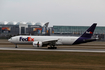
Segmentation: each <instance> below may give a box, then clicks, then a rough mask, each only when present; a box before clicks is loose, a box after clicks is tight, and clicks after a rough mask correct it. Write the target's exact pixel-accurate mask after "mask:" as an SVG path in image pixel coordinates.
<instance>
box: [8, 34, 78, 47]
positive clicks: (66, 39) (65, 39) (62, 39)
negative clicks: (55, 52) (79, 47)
mask: <svg viewBox="0 0 105 70" xmlns="http://www.w3.org/2000/svg"><path fill="white" fill-rule="evenodd" d="M78 38H79V37H73V36H15V37H12V38H11V39H9V40H8V41H10V42H11V43H14V44H30V43H31V44H32V43H33V42H34V41H41V42H46V41H50V40H51V41H52V40H57V42H56V44H68V45H72V44H73V43H74V42H75V41H76V40H77V39H78Z"/></svg>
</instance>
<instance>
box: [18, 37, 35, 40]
mask: <svg viewBox="0 0 105 70" xmlns="http://www.w3.org/2000/svg"><path fill="white" fill-rule="evenodd" d="M19 41H34V38H31V37H27V38H23V37H20V39H19Z"/></svg>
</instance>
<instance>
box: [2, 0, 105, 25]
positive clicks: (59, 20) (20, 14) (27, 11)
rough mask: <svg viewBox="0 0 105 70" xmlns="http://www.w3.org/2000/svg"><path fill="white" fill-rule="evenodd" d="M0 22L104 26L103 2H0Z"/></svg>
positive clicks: (104, 8)
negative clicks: (95, 23) (96, 24)
mask: <svg viewBox="0 0 105 70" xmlns="http://www.w3.org/2000/svg"><path fill="white" fill-rule="evenodd" d="M0 21H17V22H18V21H25V22H28V21H32V22H50V26H53V25H65V26H67V25H69V26H70V25H73V26H75V25H76V26H90V25H91V24H92V23H94V22H97V23H98V26H105V0H0Z"/></svg>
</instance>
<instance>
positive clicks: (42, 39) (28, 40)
mask: <svg viewBox="0 0 105 70" xmlns="http://www.w3.org/2000/svg"><path fill="white" fill-rule="evenodd" d="M96 25H97V23H94V24H92V25H91V27H90V28H88V29H87V30H86V31H85V32H84V33H83V34H82V35H81V36H80V37H75V36H22V35H20V36H14V37H11V38H10V39H8V41H9V42H11V43H14V44H15V45H16V46H15V48H17V47H18V46H17V44H33V47H47V45H50V47H48V49H57V47H55V45H75V44H81V43H86V42H92V41H96V40H97V39H96V38H95V39H94V38H91V37H92V35H93V32H94V30H95V28H96Z"/></svg>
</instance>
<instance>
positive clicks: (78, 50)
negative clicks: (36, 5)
mask: <svg viewBox="0 0 105 70" xmlns="http://www.w3.org/2000/svg"><path fill="white" fill-rule="evenodd" d="M0 50H16V51H53V52H54V51H56V52H97V53H105V49H63V48H60V49H47V48H43V49H42V48H39V49H38V48H3V47H2V48H0Z"/></svg>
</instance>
